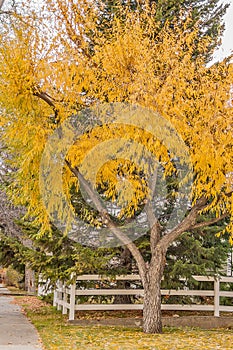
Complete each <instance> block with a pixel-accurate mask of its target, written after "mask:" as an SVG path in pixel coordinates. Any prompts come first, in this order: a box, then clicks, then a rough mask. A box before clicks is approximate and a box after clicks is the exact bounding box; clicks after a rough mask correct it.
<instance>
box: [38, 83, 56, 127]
mask: <svg viewBox="0 0 233 350" xmlns="http://www.w3.org/2000/svg"><path fill="white" fill-rule="evenodd" d="M33 96H36V97H39V98H40V99H41V100H43V101H44V102H46V103H47V104H48V105H49V106H50V107H52V108H53V111H54V118H55V120H56V119H57V117H58V109H57V107H56V106H55V103H54V99H53V98H52V97H51V96H49V95H48V94H47V93H46V92H41V91H39V90H36V91H34V92H33Z"/></svg>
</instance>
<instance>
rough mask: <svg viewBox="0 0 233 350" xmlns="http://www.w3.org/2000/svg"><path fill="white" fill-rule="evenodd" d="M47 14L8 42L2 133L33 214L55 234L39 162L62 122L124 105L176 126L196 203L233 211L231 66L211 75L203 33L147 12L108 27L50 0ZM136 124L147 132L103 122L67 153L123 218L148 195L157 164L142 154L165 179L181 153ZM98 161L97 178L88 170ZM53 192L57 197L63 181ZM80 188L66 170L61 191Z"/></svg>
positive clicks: (88, 8)
mask: <svg viewBox="0 0 233 350" xmlns="http://www.w3.org/2000/svg"><path fill="white" fill-rule="evenodd" d="M26 3H27V5H28V6H29V5H30V2H27V1H26ZM46 5H47V10H46V11H47V12H46V13H43V11H38V14H37V17H35V14H34V13H33V15H32V16H30V13H29V15H28V17H27V20H28V23H26V24H25V23H24V22H20V21H17V23H15V25H13V27H8V28H7V26H6V28H5V29H4V30H5V31H6V35H5V36H2V37H1V39H2V41H1V43H0V71H1V75H0V108H1V116H0V125H1V126H3V127H4V128H5V142H6V143H7V145H8V146H9V148H10V149H11V150H12V156H13V162H14V165H15V166H16V167H17V168H19V171H18V173H17V174H16V185H15V188H14V190H12V191H13V192H14V198H15V199H16V200H17V201H20V203H21V204H25V203H28V202H29V203H30V204H29V212H30V214H31V215H32V216H34V217H35V216H38V219H37V220H38V222H40V223H42V224H43V227H48V226H49V224H48V217H47V216H46V213H45V209H44V208H43V205H42V203H41V198H40V192H39V185H38V181H39V180H38V179H39V176H38V172H39V162H40V157H41V155H42V152H43V149H44V147H45V145H46V141H47V138H48V136H49V135H51V133H52V131H53V130H54V129H56V128H57V126H58V120H59V122H61V123H62V122H63V121H65V120H66V119H67V118H68V117H69V116H70V115H75V114H77V112H78V111H79V110H81V109H82V108H83V107H86V106H90V105H94V104H96V103H100V102H107V103H109V102H112V101H119V102H129V103H131V104H136V105H141V106H143V107H146V108H147V109H149V110H151V111H156V112H158V113H160V115H162V116H163V118H164V119H165V120H169V121H170V122H171V123H172V126H173V127H174V128H175V129H176V130H177V132H178V134H179V135H180V136H181V138H183V140H184V142H185V143H186V144H187V145H188V147H189V151H190V156H191V158H192V161H193V168H194V172H195V182H194V187H193V196H194V199H197V198H198V197H200V196H202V195H203V193H205V194H206V196H208V198H218V195H219V194H220V197H221V199H220V200H219V201H218V202H216V203H215V204H216V207H217V208H216V207H215V208H212V209H213V210H214V209H216V211H221V210H225V209H227V210H229V211H231V212H233V209H232V207H231V203H232V198H229V197H227V196H226V197H224V194H222V193H224V191H225V190H227V191H229V189H230V188H231V183H229V178H228V179H227V174H228V173H231V172H232V162H233V155H232V125H233V113H232V109H231V108H227V103H226V101H227V99H228V97H229V96H228V91H229V87H230V84H231V83H232V81H233V69H232V67H231V65H226V63H220V64H218V65H215V66H212V67H210V68H207V67H206V64H205V59H204V57H203V53H205V52H206V49H207V47H208V41H206V39H203V41H201V42H200V41H199V44H198V45H197V44H196V41H197V40H196V39H197V36H198V30H197V28H192V30H190V29H189V20H188V21H187V22H186V23H185V25H184V26H183V27H182V26H181V25H180V23H179V25H177V26H176V25H175V26H174V27H173V28H171V26H170V25H169V23H167V24H166V25H165V27H164V28H163V29H162V30H158V23H157V22H156V20H155V16H154V15H153V14H152V13H150V11H149V10H148V8H147V7H146V8H145V11H144V12H137V11H135V12H132V11H130V10H129V9H128V8H127V6H123V7H121V6H120V5H119V9H118V12H117V15H116V16H115V17H113V18H112V19H111V23H108V25H107V23H106V22H105V23H104V25H105V26H103V27H101V22H99V21H98V16H99V13H98V11H99V8H98V7H97V6H95V5H94V4H93V3H92V2H90V1H88V0H82V1H81V2H80V1H79V2H74V1H70V0H67V1H60V0H59V1H55V0H49V1H47V2H46ZM101 6H103V4H100V7H101ZM28 9H30V6H29V7H28ZM50 17H51V18H52V21H50V23H51V24H48V19H49V18H50ZM197 51H198V52H199V56H198V57H195V55H196V52H197ZM35 92H43V93H45V94H46V96H47V97H50V99H51V101H52V103H53V104H54V106H52V105H50V106H49V105H48V104H46V102H45V101H42V100H40V99H39V98H38V96H34V95H35ZM55 110H56V111H57V113H58V119H57V120H55V117H54V112H55ZM135 118H137V120H139V121H140V120H142V123H141V124H140V123H139V124H140V128H139V127H138V128H136V127H135V128H133V127H129V126H127V125H125V121H124V123H122V124H119V125H118V126H116V125H114V126H112V125H111V121H110V122H109V123H108V120H106V119H107V118H105V120H103V124H102V125H101V126H100V127H95V128H94V129H93V130H89V131H88V132H86V133H85V134H84V135H82V136H81V137H79V139H78V140H77V141H76V142H75V144H74V145H73V146H72V147H71V148H70V150H69V152H68V154H67V158H68V159H69V160H70V162H71V165H72V166H73V167H74V166H81V167H82V171H83V173H84V175H85V176H86V177H87V179H88V180H90V181H91V182H92V183H94V184H95V187H96V188H99V187H100V188H101V190H102V191H104V195H105V196H106V197H107V198H111V199H112V200H113V201H118V204H120V205H122V207H124V210H125V211H123V212H121V214H120V215H126V216H130V215H132V213H134V212H135V211H136V210H137V209H138V207H139V206H140V205H141V203H143V200H144V198H145V197H146V195H147V194H148V184H147V178H148V174H149V173H150V164H148V158H149V157H147V156H146V157H144V158H145V159H144V162H142V160H141V159H140V157H141V158H142V153H143V147H145V148H146V149H147V151H148V153H150V154H151V155H153V157H154V159H160V161H161V163H162V165H163V166H164V171H165V175H171V174H172V173H173V172H174V171H175V169H174V166H173V165H172V162H171V158H172V157H175V146H174V145H172V147H173V153H172V152H171V151H170V153H169V151H168V149H167V148H166V147H165V146H164V145H163V144H162V142H160V141H159V137H160V136H161V137H165V136H166V135H163V133H164V131H163V130H162V129H163V128H160V130H159V131H158V133H160V134H159V135H157V136H158V137H157V138H156V137H152V134H151V133H150V131H149V130H143V129H144V125H143V120H144V119H143V118H142V116H140V115H136V116H135ZM82 123H83V124H85V116H84V117H83V120H81V121H80V124H82ZM137 125H138V124H137ZM151 127H152V128H154V125H153V126H151ZM71 137H72V135H71ZM114 140H117V143H118V144H117V146H118V148H117V147H115V146H114V142H113V141H114ZM174 143H175V142H174ZM123 144H126V145H128V146H129V145H130V147H131V150H132V156H131V158H130V159H125V158H124V156H125V155H126V152H125V151H124V149H123V148H122V149H121V150H120V151H119V146H121V145H123ZM101 145H102V146H101ZM101 147H102V148H101ZM110 151H111V152H112V158H111V160H109V159H110V158H109V155H110ZM148 153H147V154H148ZM145 154H146V153H144V155H145ZM180 156H181V158H182V154H180ZM91 158H92V159H91ZM93 159H95V162H96V168H98V169H99V171H98V172H96V171H93V169H92V167H90V164H91V160H93ZM106 159H108V161H107V162H105V160H106ZM181 162H182V160H181ZM119 169H120V170H121V171H122V173H121V176H119ZM136 169H137V170H136ZM140 172H141V173H142V174H143V176H141V177H140V176H139V173H140ZM51 186H54V188H56V186H57V185H56V176H54V178H53V183H52V184H51ZM72 186H74V187H75V188H76V189H79V187H78V183H77V179H75V178H74V176H73V175H72V174H71V172H70V171H69V170H68V169H66V168H65V169H64V173H63V187H64V192H65V194H66V196H67V197H68V198H69V199H70V188H71V187H72ZM19 197H20V200H19ZM51 205H53V204H51ZM85 215H88V214H87V213H86V214H85Z"/></svg>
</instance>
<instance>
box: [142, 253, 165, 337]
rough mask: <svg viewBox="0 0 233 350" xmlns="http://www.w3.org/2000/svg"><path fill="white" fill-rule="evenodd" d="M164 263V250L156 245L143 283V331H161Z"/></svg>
mask: <svg viewBox="0 0 233 350" xmlns="http://www.w3.org/2000/svg"><path fill="white" fill-rule="evenodd" d="M165 263H166V250H165V249H162V248H161V247H157V248H156V249H155V251H154V253H153V257H152V259H151V263H150V265H149V267H148V272H147V281H146V283H145V284H144V303H143V331H144V332H145V333H162V313H161V280H162V276H163V271H164V267H165Z"/></svg>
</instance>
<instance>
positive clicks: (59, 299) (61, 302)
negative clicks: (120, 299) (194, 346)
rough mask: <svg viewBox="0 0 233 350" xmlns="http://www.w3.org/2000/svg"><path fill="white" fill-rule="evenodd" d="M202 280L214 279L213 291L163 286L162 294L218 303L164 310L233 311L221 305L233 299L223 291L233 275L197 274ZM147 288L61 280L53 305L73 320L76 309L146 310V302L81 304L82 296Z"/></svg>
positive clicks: (132, 292)
mask: <svg viewBox="0 0 233 350" xmlns="http://www.w3.org/2000/svg"><path fill="white" fill-rule="evenodd" d="M193 278H194V279H195V280H196V281H199V282H213V289H212V290H190V289H179V290H175V289H162V290H161V294H162V295H166V296H170V295H176V296H190V297H195V296H203V297H212V298H213V299H214V303H213V304H211V305H209V304H201V305H200V304H162V310H174V311H175V310H176V311H213V313H214V316H216V317H219V316H220V312H221V311H222V312H223V311H224V312H233V306H225V305H220V297H228V298H233V291H221V290H220V283H221V282H225V283H233V277H223V276H219V277H208V276H193ZM107 280H108V281H109V278H107V277H102V276H99V275H82V276H79V277H78V278H77V280H76V281H77V282H78V281H107ZM114 281H131V282H132V281H140V276H139V275H125V276H116V277H115V278H114ZM143 293H144V291H143V289H135V288H131V289H98V288H95V289H94V288H92V289H78V288H77V283H74V284H71V285H66V284H64V283H62V282H61V281H58V282H57V288H56V289H55V290H54V300H53V305H54V306H56V307H57V309H58V310H61V311H62V313H63V314H67V312H68V310H69V320H70V321H72V320H74V319H75V311H79V310H142V309H143V304H137V303H135V304H111V303H106V304H102V303H101V304H96V303H84V304H80V303H79V299H78V298H79V297H80V296H100V295H101V296H104V295H105V296H115V295H137V296H143Z"/></svg>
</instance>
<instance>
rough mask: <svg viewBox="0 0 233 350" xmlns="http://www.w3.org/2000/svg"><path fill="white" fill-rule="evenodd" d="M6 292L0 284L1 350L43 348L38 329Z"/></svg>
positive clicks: (37, 349)
mask: <svg viewBox="0 0 233 350" xmlns="http://www.w3.org/2000/svg"><path fill="white" fill-rule="evenodd" d="M6 294H9V290H8V289H7V288H4V287H3V286H1V284H0V350H42V349H43V348H42V345H41V342H40V340H39V336H38V334H37V331H36V329H35V328H34V326H33V325H32V324H31V323H30V322H29V320H28V319H27V318H26V316H24V315H23V314H22V312H21V308H20V306H18V305H15V304H13V303H12V301H13V300H14V298H13V297H11V296H10V295H6Z"/></svg>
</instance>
